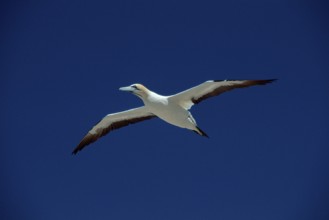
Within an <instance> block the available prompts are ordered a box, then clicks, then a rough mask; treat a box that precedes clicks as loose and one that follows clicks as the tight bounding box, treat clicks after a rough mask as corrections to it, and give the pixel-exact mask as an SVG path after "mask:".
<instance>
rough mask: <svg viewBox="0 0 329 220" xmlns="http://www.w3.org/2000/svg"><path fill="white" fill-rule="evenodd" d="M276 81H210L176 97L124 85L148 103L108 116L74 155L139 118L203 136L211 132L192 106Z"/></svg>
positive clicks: (140, 87) (134, 85)
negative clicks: (199, 122)
mask: <svg viewBox="0 0 329 220" xmlns="http://www.w3.org/2000/svg"><path fill="white" fill-rule="evenodd" d="M273 81H274V80H273V79H271V80H210V81H206V82H204V83H202V84H200V85H198V86H196V87H193V88H191V89H188V90H185V91H183V92H180V93H178V94H175V95H172V96H162V95H159V94H157V93H155V92H153V91H150V90H149V89H147V88H146V87H145V86H143V85H141V84H133V85H131V86H127V87H122V88H120V90H121V91H127V92H131V93H133V94H134V95H136V96H138V97H139V98H141V99H142V101H143V102H144V106H142V107H139V108H135V109H131V110H128V111H123V112H118V113H114V114H109V115H107V116H105V117H104V118H103V119H102V120H101V121H100V122H99V123H97V124H96V125H95V126H94V127H93V128H92V129H91V130H90V131H89V132H88V133H87V135H86V136H85V137H84V138H83V139H82V141H81V142H80V143H79V145H78V146H77V147H76V148H75V149H74V151H73V154H76V153H77V152H79V151H80V150H82V149H83V148H84V147H85V146H87V145H88V144H90V143H92V142H95V141H96V140H97V139H98V138H100V137H102V136H104V135H105V134H107V133H108V132H110V131H111V130H114V129H118V128H121V127H123V126H127V125H129V124H133V123H136V122H139V121H143V120H146V119H151V118H154V117H158V118H160V119H162V120H164V121H166V122H167V123H169V124H172V125H175V126H177V127H180V128H186V129H189V130H192V131H194V132H196V133H198V134H199V135H201V136H206V137H208V135H207V134H206V133H205V132H203V131H202V130H201V129H200V128H199V127H198V126H197V123H196V121H195V119H194V118H193V116H192V114H191V113H190V111H189V109H190V108H191V107H192V106H193V105H194V104H197V103H199V102H201V101H203V100H204V99H206V98H209V97H212V96H216V95H219V94H221V93H223V92H226V91H229V90H231V89H235V88H243V87H248V86H253V85H265V84H267V83H270V82H273Z"/></svg>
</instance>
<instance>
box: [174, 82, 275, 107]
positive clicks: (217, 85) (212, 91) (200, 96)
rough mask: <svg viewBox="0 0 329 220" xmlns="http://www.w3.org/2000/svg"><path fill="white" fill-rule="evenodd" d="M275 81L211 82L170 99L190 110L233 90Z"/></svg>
mask: <svg viewBox="0 0 329 220" xmlns="http://www.w3.org/2000/svg"><path fill="white" fill-rule="evenodd" d="M273 81H275V79H266V80H210V81H206V82H204V83H202V84H200V85H198V86H195V87H193V88H191V89H188V90H185V91H183V92H180V93H178V94H176V95H173V96H171V97H170V99H171V100H172V101H175V102H177V103H179V104H180V105H181V106H182V107H183V108H185V109H187V110H188V109H190V108H191V107H192V106H193V105H194V104H198V103H200V102H202V101H203V100H205V99H207V98H210V97H213V96H217V95H220V94H222V93H224V92H227V91H230V90H232V89H237V88H244V87H249V86H255V85H265V84H268V83H271V82H273Z"/></svg>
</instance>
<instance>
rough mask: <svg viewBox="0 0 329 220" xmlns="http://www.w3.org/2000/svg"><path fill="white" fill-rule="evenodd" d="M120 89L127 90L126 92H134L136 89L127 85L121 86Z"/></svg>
mask: <svg viewBox="0 0 329 220" xmlns="http://www.w3.org/2000/svg"><path fill="white" fill-rule="evenodd" d="M119 90H120V91H125V92H132V91H134V88H132V87H131V86H126V87H121V88H119Z"/></svg>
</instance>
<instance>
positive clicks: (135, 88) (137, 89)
mask: <svg viewBox="0 0 329 220" xmlns="http://www.w3.org/2000/svg"><path fill="white" fill-rule="evenodd" d="M119 90H120V91H125V92H130V93H132V94H134V95H136V96H138V97H140V98H141V99H143V98H146V97H147V96H148V93H149V90H148V89H147V88H146V87H145V86H143V85H142V84H139V83H136V84H132V85H130V86H126V87H121V88H120V89H119Z"/></svg>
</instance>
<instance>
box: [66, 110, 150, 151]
mask: <svg viewBox="0 0 329 220" xmlns="http://www.w3.org/2000/svg"><path fill="white" fill-rule="evenodd" d="M154 117H156V116H155V115H153V114H152V113H150V112H148V111H146V109H145V107H144V106H143V107H139V108H135V109H131V110H128V111H123V112H118V113H114V114H108V115H106V116H105V117H104V118H103V119H102V120H100V121H99V122H98V123H97V124H96V125H95V126H94V127H93V128H92V129H91V130H90V131H89V132H88V133H87V134H86V135H85V137H84V138H83V139H82V140H81V142H80V143H79V144H78V146H77V147H76V148H75V149H74V150H73V152H72V154H77V153H78V152H79V151H81V150H82V149H83V148H85V147H86V146H87V145H89V144H91V143H93V142H95V141H97V140H98V139H99V138H100V137H102V136H104V135H106V134H107V133H109V132H110V131H113V130H115V129H119V128H121V127H124V126H128V125H130V124H134V123H137V122H140V121H144V120H147V119H151V118H154Z"/></svg>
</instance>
